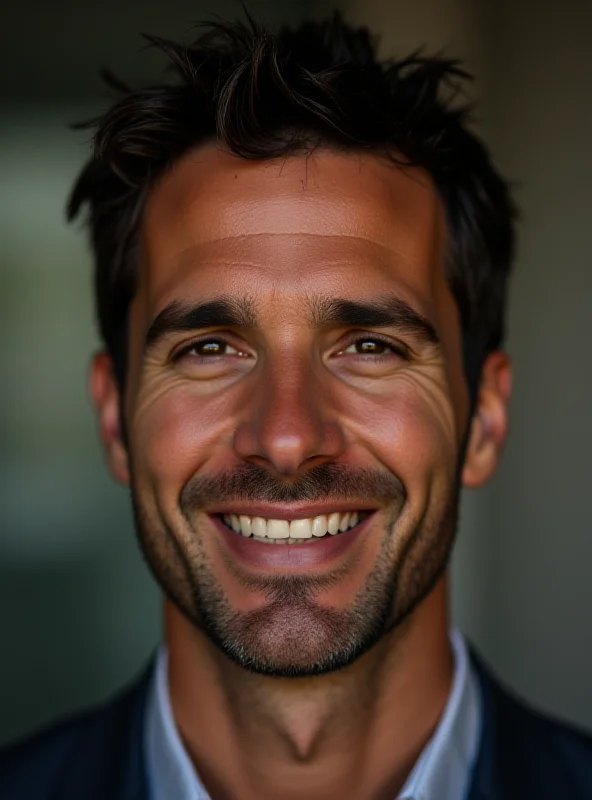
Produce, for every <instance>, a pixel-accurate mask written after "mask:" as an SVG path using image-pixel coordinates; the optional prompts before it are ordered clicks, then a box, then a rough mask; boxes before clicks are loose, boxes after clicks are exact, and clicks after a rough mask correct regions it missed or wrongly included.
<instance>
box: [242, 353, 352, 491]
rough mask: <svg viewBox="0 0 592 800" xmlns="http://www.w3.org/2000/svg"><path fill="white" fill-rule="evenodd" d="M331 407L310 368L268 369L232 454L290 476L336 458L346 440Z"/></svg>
mask: <svg viewBox="0 0 592 800" xmlns="http://www.w3.org/2000/svg"><path fill="white" fill-rule="evenodd" d="M330 406H331V403H330V400H329V394H328V391H327V388H326V387H323V386H322V381H321V380H320V379H319V377H318V376H315V375H314V371H313V369H312V368H311V367H310V366H307V365H302V366H300V367H297V366H296V365H295V364H294V362H292V363H291V364H285V365H283V366H274V367H273V368H269V369H267V370H266V372H265V374H264V375H263V376H261V379H260V382H259V384H258V387H257V389H256V391H255V392H254V394H253V395H252V396H251V397H250V398H249V401H248V406H247V409H246V412H247V413H246V414H245V416H244V417H243V420H242V421H241V423H240V424H239V425H238V427H237V429H236V432H235V436H234V449H235V452H236V455H237V456H238V457H239V458H241V459H243V460H246V461H249V462H251V463H256V464H258V465H259V466H262V467H264V468H266V469H271V470H273V471H275V472H276V473H278V474H280V475H285V476H292V477H297V476H298V475H299V474H301V473H302V472H304V471H306V470H307V469H310V468H311V467H313V466H316V465H317V464H321V463H325V462H327V461H333V460H335V459H336V458H337V457H338V456H339V455H340V454H341V453H342V452H343V450H344V447H345V437H344V433H343V430H342V427H341V425H340V424H339V422H338V420H337V419H336V415H335V414H333V415H332V414H331V408H330Z"/></svg>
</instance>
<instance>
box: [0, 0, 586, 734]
mask: <svg viewBox="0 0 592 800" xmlns="http://www.w3.org/2000/svg"><path fill="white" fill-rule="evenodd" d="M248 5H249V8H250V10H251V12H252V13H253V14H254V15H255V16H256V17H257V18H258V19H259V20H262V21H268V22H271V23H277V22H280V21H282V22H285V21H296V20H298V19H301V18H303V17H320V16H322V15H324V14H326V13H328V12H329V11H330V10H331V9H332V8H334V7H335V6H338V7H340V8H342V9H344V10H345V11H346V14H347V16H348V17H349V18H350V19H351V20H352V21H355V22H360V23H364V24H367V25H369V26H370V27H371V28H372V29H373V30H374V31H376V32H377V33H379V34H380V35H381V36H382V43H383V52H384V53H385V54H405V53H407V52H408V51H410V50H414V49H416V48H417V47H419V46H423V45H425V46H426V48H427V50H428V51H432V52H433V51H442V50H443V51H445V52H446V53H447V54H449V55H452V56H458V57H460V58H462V59H464V60H465V62H466V64H467V66H468V68H469V69H470V70H471V71H472V72H473V73H474V75H475V77H476V81H475V84H474V86H473V87H472V88H471V92H472V96H473V97H474V98H475V99H476V100H477V101H478V102H479V112H478V116H477V120H476V125H477V127H478V130H479V132H480V133H481V135H482V136H483V137H484V138H485V139H486V141H487V142H488V144H489V145H490V147H491V149H492V151H493V154H494V157H495V159H496V160H497V163H498V165H499V167H500V169H501V170H502V172H503V173H504V174H505V176H506V177H508V178H510V179H511V180H512V181H513V183H514V185H515V193H516V198H517V200H518V203H519V205H520V207H521V209H522V221H521V224H520V251H519V258H518V262H517V265H516V271H515V277H514V280H513V284H512V292H511V308H510V337H509V341H508V349H509V352H510V354H511V355H512V357H513V360H514V362H515V368H516V382H515V396H514V400H513V403H512V415H511V419H512V430H511V436H510V441H509V444H508V447H507V451H506V455H505V459H504V463H503V466H502V468H501V470H500V472H499V475H498V476H497V478H496V479H495V481H494V482H493V483H492V484H491V485H490V486H489V487H488V488H487V489H485V490H481V491H480V492H477V493H471V494H469V495H467V496H466V497H464V498H463V513H462V521H461V530H460V533H459V539H458V544H457V548H456V554H455V561H454V566H453V599H454V609H455V617H456V620H457V621H458V623H459V624H460V626H461V627H462V629H463V630H464V631H465V632H466V633H467V635H468V636H469V637H470V638H471V639H472V641H473V642H474V643H475V645H476V646H477V648H478V649H479V650H480V651H481V653H482V654H483V655H484V657H485V658H486V659H487V660H488V661H489V662H490V664H491V665H492V666H493V667H494V668H495V670H496V671H497V673H498V675H499V676H500V677H502V678H503V679H504V680H506V681H508V682H509V683H510V684H511V685H512V686H513V687H514V688H515V689H516V690H517V691H519V692H520V693H521V694H522V695H523V696H524V697H526V698H527V699H529V700H531V701H532V702H535V703H537V704H538V705H540V706H541V707H543V708H544V709H546V710H548V711H551V712H554V713H557V714H561V715H562V716H564V717H566V718H568V719H570V720H572V721H575V722H578V723H580V724H583V725H586V726H588V727H589V728H592V680H591V677H590V676H591V675H592V626H591V624H590V621H591V612H592V503H591V501H590V497H589V493H590V495H591V496H592V488H591V487H590V483H592V468H591V467H590V457H591V454H592V355H591V332H590V320H591V319H592V269H591V267H590V260H591V256H592V239H591V235H590V233H591V230H592V220H591V219H590V215H591V210H592V154H591V147H590V143H591V142H592V102H591V101H592V59H591V58H590V42H591V41H592V3H590V0H562V2H561V3H558V2H556V0H480V2H475V0H349V1H347V2H341V3H339V2H338V3H335V2H324V0H273V2H272V0H249V3H248ZM7 6H8V4H6V5H5V7H4V10H3V11H1V12H0V97H1V102H2V106H1V108H2V114H1V116H0V374H1V375H2V384H1V391H0V635H1V641H2V650H1V657H0V742H2V741H5V740H6V739H9V738H12V737H14V736H17V735H20V734H22V733H24V732H25V731H27V730H29V729H30V728H32V727H34V726H37V725H40V724H42V723H44V722H46V721H48V720H50V719H52V718H54V717H55V715H56V714H61V713H64V712H68V711H72V710H74V709H76V708H78V707H80V706H82V705H87V704H89V703H93V702H95V701H99V700H101V699H102V698H104V697H105V696H106V695H108V694H109V693H110V692H112V691H113V690H114V689H115V688H116V687H118V686H120V685H121V684H122V683H124V682H126V681H127V680H128V679H129V678H130V677H132V676H133V675H134V674H135V673H136V672H137V671H138V670H139V669H140V668H141V667H142V665H143V664H144V663H145V661H146V659H147V658H148V656H149V655H150V653H151V652H152V650H153V648H154V646H155V644H156V643H157V642H158V640H159V636H160V598H159V596H158V592H157V590H156V588H155V585H154V584H153V582H152V579H151V577H150V576H149V574H148V572H147V569H146V567H145V566H144V564H143V562H142V560H141V558H140V555H139V552H138V550H137V548H136V544H135V538H134V533H133V528H132V523H131V515H130V511H129V502H128V497H127V494H126V492H125V491H124V490H123V489H120V488H118V487H116V486H115V485H114V484H113V483H112V482H111V480H110V479H109V478H108V476H107V473H106V469H105V467H104V465H103V461H102V456H101V453H100V450H99V446H98V443H97V441H96V436H95V429H94V421H93V416H92V413H91V409H90V405H89V402H88V400H87V394H86V385H85V383H86V371H87V363H88V360H89V356H90V354H91V352H92V351H93V349H95V348H96V347H97V344H98V340H97V336H96V332H95V326H94V312H93V305H92V294H91V263H90V257H89V253H88V250H87V247H86V244H85V239H84V236H83V235H82V233H80V231H79V230H76V228H67V227H66V224H65V222H64V213H63V210H64V203H65V199H66V195H67V192H68V189H69V187H70V185H71V183H72V181H73V179H74V177H75V175H76V173H77V171H78V169H79V168H80V166H81V164H82V162H83V160H84V158H85V156H86V154H87V152H88V141H87V138H88V135H87V133H85V132H82V133H81V132H72V131H71V130H69V128H68V125H69V123H71V122H73V121H76V120H80V119H81V118H82V119H83V118H85V117H87V116H89V115H92V114H93V113H95V112H97V111H101V110H103V109H104V108H105V107H106V105H107V104H108V103H109V101H110V97H109V94H108V92H107V91H105V90H104V89H103V88H102V86H101V84H100V81H99V79H98V77H97V73H98V70H99V68H101V67H103V66H109V67H110V68H111V69H113V70H114V71H115V72H116V73H117V74H119V75H121V76H122V77H124V78H125V79H128V80H129V81H131V82H132V83H139V82H142V81H145V80H152V79H156V78H158V76H159V75H161V74H162V73H161V70H162V61H161V60H160V59H159V58H158V57H157V56H156V55H155V54H154V53H153V52H150V51H146V52H140V50H141V48H142V46H143V42H142V40H141V39H140V37H139V33H140V32H142V31H145V32H150V33H157V34H159V35H162V36H171V37H178V38H180V39H185V40H186V39H187V38H188V37H189V35H190V28H191V24H192V23H194V22H195V21H197V20H199V19H202V18H204V17H208V16H210V15H212V14H213V13H216V14H220V15H222V16H225V17H232V18H234V17H237V16H240V13H241V12H240V7H239V4H238V2H227V1H226V0H216V2H215V3H214V2H211V0H210V2H206V1H205V0H194V2H188V0H168V1H167V2H166V3H164V2H163V1H162V0H160V2H156V0H141V2H140V0H126V2H125V3H121V2H118V3H116V2H113V0H100V2H99V0H79V2H78V3H69V2H66V0H52V2H51V3H47V2H42V1H41V0H37V1H36V2H21V3H18V4H11V8H10V9H8V8H7Z"/></svg>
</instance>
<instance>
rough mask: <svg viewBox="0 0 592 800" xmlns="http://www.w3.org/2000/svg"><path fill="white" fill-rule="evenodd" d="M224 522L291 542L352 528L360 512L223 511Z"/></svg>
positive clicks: (259, 536) (245, 532) (248, 533)
mask: <svg viewBox="0 0 592 800" xmlns="http://www.w3.org/2000/svg"><path fill="white" fill-rule="evenodd" d="M223 519H224V522H225V523H226V524H227V525H228V526H229V527H230V528H232V529H233V530H234V531H236V533H242V535H243V536H253V537H254V538H255V539H264V540H268V539H273V540H282V542H286V543H287V544H290V540H292V539H311V538H312V537H313V536H324V535H325V534H326V533H330V534H336V533H340V532H343V531H346V530H348V529H349V528H353V527H354V525H357V524H358V521H359V519H360V516H359V514H358V512H357V511H346V512H343V513H340V512H338V511H336V512H335V513H334V514H329V515H325V514H322V515H321V516H319V517H309V518H308V519H293V520H287V519H265V518H263V517H247V516H244V515H243V514H241V515H240V516H239V515H237V514H225V515H224V516H223Z"/></svg>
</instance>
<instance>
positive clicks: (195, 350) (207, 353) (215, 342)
mask: <svg viewBox="0 0 592 800" xmlns="http://www.w3.org/2000/svg"><path fill="white" fill-rule="evenodd" d="M242 355H244V353H241V352H240V351H239V350H237V349H236V347H233V346H232V345H231V344H229V343H228V342H227V341H226V340H225V339H214V338H211V337H210V338H208V339H200V340H198V341H197V342H191V344H187V345H185V347H182V348H181V349H180V350H179V351H178V352H177V353H176V354H175V356H174V360H175V361H176V360H178V359H179V358H182V357H183V356H189V357H193V358H203V359H207V358H216V357H220V356H242Z"/></svg>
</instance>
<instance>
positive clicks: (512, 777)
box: [471, 652, 592, 800]
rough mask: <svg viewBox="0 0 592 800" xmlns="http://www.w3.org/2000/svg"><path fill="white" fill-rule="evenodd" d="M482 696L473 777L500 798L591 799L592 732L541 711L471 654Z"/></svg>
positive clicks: (540, 799) (541, 799)
mask: <svg viewBox="0 0 592 800" xmlns="http://www.w3.org/2000/svg"><path fill="white" fill-rule="evenodd" d="M471 655H472V662H473V665H474V667H475V669H476V672H477V675H478V678H479V682H480V686H481V695H482V700H483V728H482V742H481V747H480V753H479V757H478V761H477V765H476V768H475V771H476V774H477V776H478V779H481V780H482V781H483V780H485V782H486V783H490V784H494V785H497V786H499V787H500V788H499V792H500V797H503V798H504V800H506V798H508V800H510V798H512V799H513V798H523V797H529V796H535V795H533V794H532V793H533V792H535V794H536V797H537V798H539V800H543V798H545V799H546V798H549V799H550V800H551V798H552V799H553V800H556V798H558V797H569V798H570V800H584V799H585V798H590V797H592V735H591V734H590V733H589V732H587V731H584V730H583V729H580V728H578V727H577V726H575V725H571V724H568V723H566V722H564V721H562V720H559V719H556V718H554V717H553V716H551V715H548V714H544V713H542V712H541V711H539V710H537V709H535V708H533V707H532V706H530V705H529V704H528V703H526V702H524V701H523V700H521V699H520V698H518V697H517V696H516V695H515V694H514V693H513V692H512V691H511V690H509V689H508V688H506V687H505V686H503V685H502V683H501V682H500V681H498V680H497V678H495V677H494V676H493V674H492V673H491V672H490V670H489V669H488V668H487V667H485V665H484V663H483V662H482V661H481V659H480V658H479V657H478V656H476V654H475V653H474V652H472V654H471Z"/></svg>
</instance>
